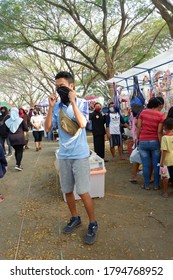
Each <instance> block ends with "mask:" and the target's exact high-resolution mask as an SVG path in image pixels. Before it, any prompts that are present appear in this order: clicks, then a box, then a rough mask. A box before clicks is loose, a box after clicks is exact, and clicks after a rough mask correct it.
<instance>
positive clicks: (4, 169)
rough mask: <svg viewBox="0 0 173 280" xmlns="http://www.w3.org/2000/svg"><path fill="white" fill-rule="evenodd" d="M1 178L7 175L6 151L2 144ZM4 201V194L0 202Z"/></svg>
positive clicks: (0, 196)
mask: <svg viewBox="0 0 173 280" xmlns="http://www.w3.org/2000/svg"><path fill="white" fill-rule="evenodd" d="M0 165H1V166H0V178H2V177H3V176H4V175H5V173H6V168H7V160H6V158H5V154H4V149H3V147H2V144H0ZM3 200H4V197H3V195H2V194H0V202H2V201H3Z"/></svg>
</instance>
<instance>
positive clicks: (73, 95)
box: [68, 89, 76, 104]
mask: <svg viewBox="0 0 173 280" xmlns="http://www.w3.org/2000/svg"><path fill="white" fill-rule="evenodd" d="M68 96H69V100H70V102H71V104H73V103H74V102H76V101H75V100H76V91H75V90H72V89H71V90H70V92H69V94H68Z"/></svg>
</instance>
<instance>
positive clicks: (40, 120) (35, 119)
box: [31, 115, 44, 131]
mask: <svg viewBox="0 0 173 280" xmlns="http://www.w3.org/2000/svg"><path fill="white" fill-rule="evenodd" d="M31 123H33V124H34V125H40V124H41V127H40V128H39V129H36V128H35V127H34V126H33V131H43V130H44V126H43V123H44V118H43V116H42V115H37V116H32V117H31Z"/></svg>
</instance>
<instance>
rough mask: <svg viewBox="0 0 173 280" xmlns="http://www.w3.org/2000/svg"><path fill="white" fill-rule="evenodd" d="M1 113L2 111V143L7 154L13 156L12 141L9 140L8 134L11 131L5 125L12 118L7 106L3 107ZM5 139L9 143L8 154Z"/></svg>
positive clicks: (0, 141)
mask: <svg viewBox="0 0 173 280" xmlns="http://www.w3.org/2000/svg"><path fill="white" fill-rule="evenodd" d="M0 113H1V115H0V143H1V144H2V147H3V149H4V153H5V155H7V156H8V157H11V156H12V147H11V145H10V141H9V136H8V133H9V132H8V129H7V127H6V125H5V121H6V120H7V119H9V118H10V115H9V113H8V109H7V107H5V106H4V107H2V108H1V110H0ZM5 141H6V143H7V145H8V154H6V149H5Z"/></svg>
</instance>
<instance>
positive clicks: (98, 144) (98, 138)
mask: <svg viewBox="0 0 173 280" xmlns="http://www.w3.org/2000/svg"><path fill="white" fill-rule="evenodd" d="M101 111H102V105H101V104H100V103H99V102H96V103H95V104H94V111H93V112H92V113H90V114H89V119H90V120H91V122H92V133H93V140H94V151H95V152H96V154H97V155H98V156H99V157H101V158H102V159H104V157H105V134H106V130H105V123H106V116H105V115H102V113H101ZM105 161H106V160H105Z"/></svg>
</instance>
